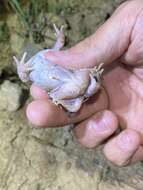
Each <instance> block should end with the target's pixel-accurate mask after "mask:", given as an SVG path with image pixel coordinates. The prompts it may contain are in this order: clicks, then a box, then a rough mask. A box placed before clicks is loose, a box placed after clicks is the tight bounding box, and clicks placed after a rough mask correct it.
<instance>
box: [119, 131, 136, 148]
mask: <svg viewBox="0 0 143 190" xmlns="http://www.w3.org/2000/svg"><path fill="white" fill-rule="evenodd" d="M117 144H118V146H119V147H120V148H121V149H123V150H125V151H129V150H130V149H131V148H132V139H131V137H130V136H129V135H128V133H127V132H122V133H121V134H120V135H119V137H118V139H117Z"/></svg>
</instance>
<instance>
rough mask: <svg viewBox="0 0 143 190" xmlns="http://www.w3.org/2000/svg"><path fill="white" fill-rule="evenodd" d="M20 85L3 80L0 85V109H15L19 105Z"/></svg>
mask: <svg viewBox="0 0 143 190" xmlns="http://www.w3.org/2000/svg"><path fill="white" fill-rule="evenodd" d="M22 92H23V91H22V87H20V86H19V85H18V84H16V83H12V82H10V81H8V80H5V81H4V82H3V83H2V84H1V85H0V111H3V110H6V111H10V112H12V111H16V110H18V108H19V107H20V106H21V97H22Z"/></svg>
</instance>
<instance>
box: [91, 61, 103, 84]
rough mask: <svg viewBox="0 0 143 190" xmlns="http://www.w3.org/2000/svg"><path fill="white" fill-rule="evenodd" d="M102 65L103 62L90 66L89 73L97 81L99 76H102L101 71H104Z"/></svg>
mask: <svg viewBox="0 0 143 190" xmlns="http://www.w3.org/2000/svg"><path fill="white" fill-rule="evenodd" d="M103 65H104V63H100V65H99V66H95V67H94V68H92V69H91V70H90V72H91V75H92V76H93V77H96V78H97V80H98V81H100V80H101V76H102V73H103V71H104V69H103V68H102V67H103Z"/></svg>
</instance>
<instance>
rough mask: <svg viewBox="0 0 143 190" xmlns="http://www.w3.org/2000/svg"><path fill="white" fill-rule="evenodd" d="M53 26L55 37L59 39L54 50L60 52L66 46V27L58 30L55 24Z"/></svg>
mask: <svg viewBox="0 0 143 190" xmlns="http://www.w3.org/2000/svg"><path fill="white" fill-rule="evenodd" d="M53 26H54V30H55V35H56V37H57V41H56V43H55V45H54V47H53V49H54V50H60V49H61V48H62V47H63V46H64V44H65V35H64V32H63V29H64V26H63V25H62V26H61V27H60V29H58V27H57V26H56V25H55V24H53Z"/></svg>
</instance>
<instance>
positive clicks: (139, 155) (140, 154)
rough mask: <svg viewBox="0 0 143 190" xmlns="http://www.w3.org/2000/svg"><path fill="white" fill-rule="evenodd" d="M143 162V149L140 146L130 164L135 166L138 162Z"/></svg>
mask: <svg viewBox="0 0 143 190" xmlns="http://www.w3.org/2000/svg"><path fill="white" fill-rule="evenodd" d="M142 160H143V147H142V146H140V147H139V149H138V150H137V151H136V153H135V154H134V155H133V157H132V159H131V161H130V164H134V163H136V162H138V161H142Z"/></svg>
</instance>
